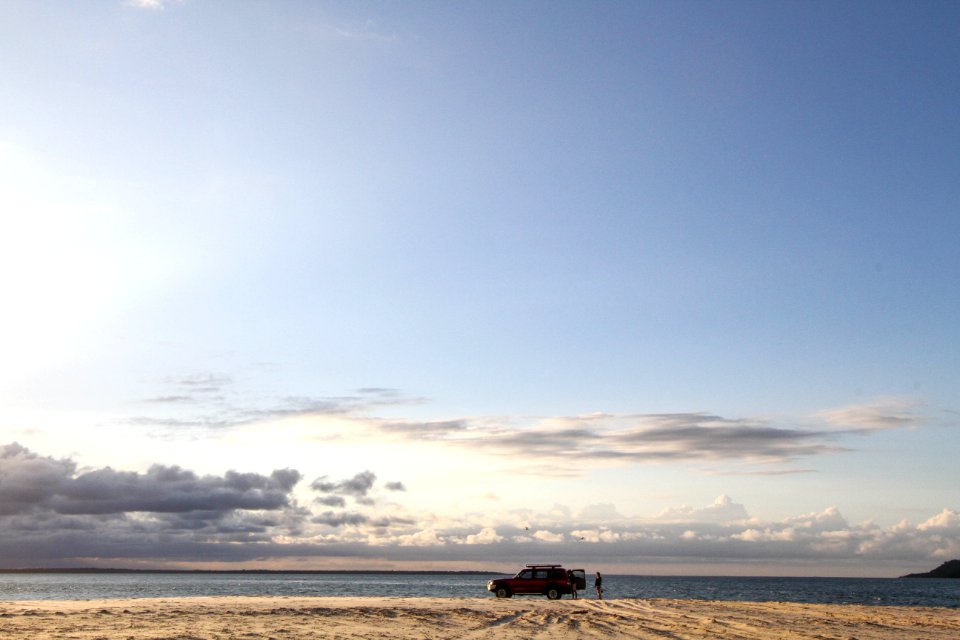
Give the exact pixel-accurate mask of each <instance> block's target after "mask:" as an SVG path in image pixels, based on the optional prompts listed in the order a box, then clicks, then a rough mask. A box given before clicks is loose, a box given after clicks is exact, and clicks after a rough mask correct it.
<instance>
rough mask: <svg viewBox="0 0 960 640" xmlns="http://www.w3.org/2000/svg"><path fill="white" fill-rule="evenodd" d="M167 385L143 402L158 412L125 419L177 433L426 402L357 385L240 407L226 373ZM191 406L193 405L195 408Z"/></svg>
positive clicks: (355, 415)
mask: <svg viewBox="0 0 960 640" xmlns="http://www.w3.org/2000/svg"><path fill="white" fill-rule="evenodd" d="M164 384H165V385H166V386H167V388H168V390H169V393H164V394H162V395H158V396H152V397H148V398H144V399H143V400H141V402H142V403H143V404H146V405H153V406H154V409H155V411H154V412H153V413H151V414H150V415H139V416H133V417H131V418H129V419H127V421H126V422H127V423H129V424H133V425H139V426H149V427H160V428H165V429H167V430H169V431H171V432H174V433H176V432H181V431H185V430H198V429H199V430H206V431H222V430H226V429H236V428H239V427H243V426H246V425H252V424H260V423H268V422H272V421H277V420H286V419H290V418H307V419H309V418H329V417H336V418H343V417H352V418H356V419H361V420H362V419H363V417H364V416H365V415H366V414H367V413H369V412H370V411H372V410H374V409H377V408H382V407H397V406H409V405H411V404H419V403H421V402H423V400H422V399H420V398H409V397H405V396H403V395H402V394H401V393H400V392H399V391H397V390H396V389H385V388H378V387H371V388H364V389H358V390H357V392H356V394H355V395H346V396H329V397H309V396H287V397H282V398H275V399H273V400H271V401H269V402H266V403H264V404H262V405H260V406H242V405H235V404H232V401H233V400H235V398H231V397H230V392H231V389H232V387H233V380H232V379H231V378H230V377H229V376H226V375H223V374H219V373H203V374H195V375H189V376H182V377H179V378H168V379H167V380H165V381H164ZM236 395H238V394H236V393H234V396H236ZM228 399H229V400H230V401H229V402H228ZM189 405H194V407H193V410H192V411H191V410H190V409H191V407H190V406H189ZM162 409H168V415H161V414H160V413H158V412H159V411H161V410H162ZM415 428H416V424H415V423H410V424H406V425H405V424H398V425H397V427H396V429H397V431H398V432H402V431H405V430H413V429H415ZM425 428H426V427H425Z"/></svg>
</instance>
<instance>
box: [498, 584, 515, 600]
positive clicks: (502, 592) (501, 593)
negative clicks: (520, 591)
mask: <svg viewBox="0 0 960 640" xmlns="http://www.w3.org/2000/svg"><path fill="white" fill-rule="evenodd" d="M496 594H497V597H498V598H509V597H510V596H511V595H512V594H511V593H510V589H507V588H506V587H497V591H496Z"/></svg>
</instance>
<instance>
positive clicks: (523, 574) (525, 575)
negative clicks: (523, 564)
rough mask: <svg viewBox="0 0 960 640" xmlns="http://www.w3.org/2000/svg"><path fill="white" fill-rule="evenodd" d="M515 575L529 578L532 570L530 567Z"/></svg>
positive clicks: (531, 575) (525, 578) (524, 578)
mask: <svg viewBox="0 0 960 640" xmlns="http://www.w3.org/2000/svg"><path fill="white" fill-rule="evenodd" d="M517 577H518V578H521V579H523V580H529V579H530V578H532V577H533V571H531V570H530V569H524V570H523V571H521V572H520V573H519V574H517Z"/></svg>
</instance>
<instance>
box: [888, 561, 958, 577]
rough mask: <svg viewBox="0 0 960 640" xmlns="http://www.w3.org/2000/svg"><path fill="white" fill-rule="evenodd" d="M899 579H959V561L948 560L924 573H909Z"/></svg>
mask: <svg viewBox="0 0 960 640" xmlns="http://www.w3.org/2000/svg"><path fill="white" fill-rule="evenodd" d="M900 577H901V578H960V560H948V561H946V562H944V563H943V564H942V565H940V566H939V567H937V568H936V569H934V570H933V571H928V572H926V573H910V574H907V575H905V576H900Z"/></svg>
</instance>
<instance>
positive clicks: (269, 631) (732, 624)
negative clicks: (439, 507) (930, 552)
mask: <svg viewBox="0 0 960 640" xmlns="http://www.w3.org/2000/svg"><path fill="white" fill-rule="evenodd" d="M0 637H3V638H4V639H5V640H19V639H24V640H26V639H28V638H29V639H31V640H38V639H47V638H51V639H52V638H57V639H66V638H73V639H76V640H101V639H103V640H105V639H109V640H114V639H121V640H141V639H148V638H149V639H169V640H201V639H202V640H208V639H217V640H220V639H223V640H226V639H234V638H236V639H244V638H247V639H260V638H262V639H276V640H307V639H314V638H329V639H337V640H351V639H355V638H400V639H410V640H413V639H418V640H440V639H445V638H451V639H452V638H468V639H469V638H472V639H478V640H486V639H489V640H493V639H498V640H500V639H505V638H543V639H552V638H556V639H573V638H659V639H663V638H674V639H678V640H679V639H685V638H719V639H723V638H731V639H732V638H738V639H751V638H767V639H774V638H777V639H780V638H821V639H823V638H829V639H834V638H836V639H840V640H853V639H856V640H873V639H878V638H911V639H924V638H943V639H944V640H946V639H948V638H949V639H950V640H955V639H956V638H958V637H960V610H957V609H939V608H922V607H866V606H853V605H809V604H796V603H748V602H705V601H696V600H659V599H657V600H629V599H625V600H610V601H605V602H600V601H597V600H588V599H581V600H561V601H547V600H543V599H539V598H538V599H532V598H530V599H520V598H515V599H511V600H497V599H494V598H380V597H378V598H302V597H290V598H285V597H256V598H240V597H218V598H162V599H137V600H82V601H30V602H2V603H0Z"/></svg>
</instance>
